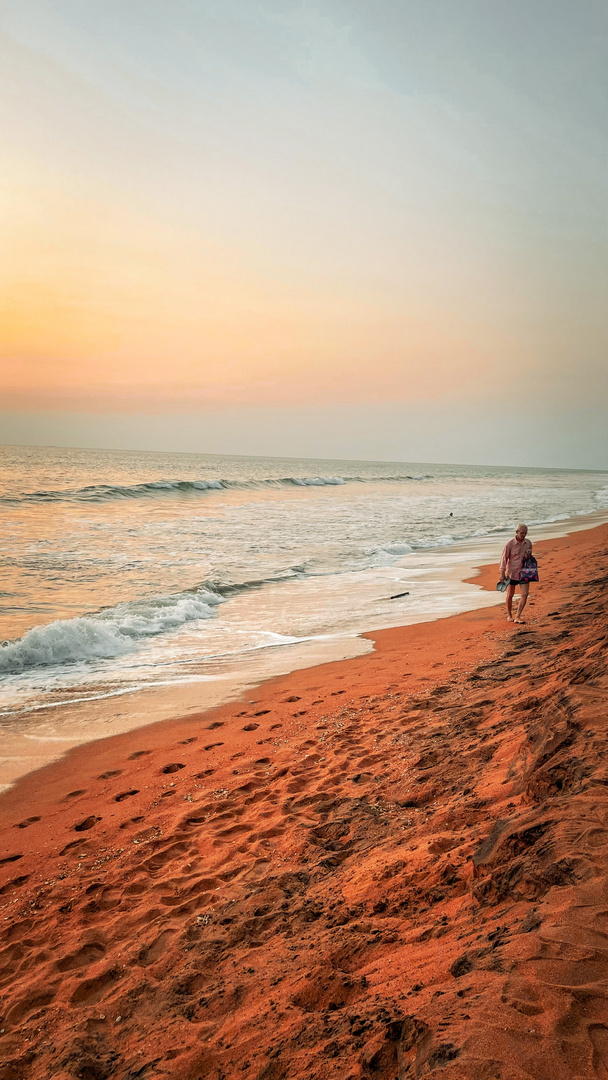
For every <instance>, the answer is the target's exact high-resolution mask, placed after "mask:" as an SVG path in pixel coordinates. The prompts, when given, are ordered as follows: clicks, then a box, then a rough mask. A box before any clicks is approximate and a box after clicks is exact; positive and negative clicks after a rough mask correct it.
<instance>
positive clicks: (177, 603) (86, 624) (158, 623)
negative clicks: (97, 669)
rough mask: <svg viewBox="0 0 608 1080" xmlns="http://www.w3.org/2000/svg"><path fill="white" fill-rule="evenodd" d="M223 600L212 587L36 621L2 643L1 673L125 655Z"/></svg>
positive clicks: (208, 612)
mask: <svg viewBox="0 0 608 1080" xmlns="http://www.w3.org/2000/svg"><path fill="white" fill-rule="evenodd" d="M223 599H224V598H223V597H222V596H221V595H219V594H218V593H216V592H214V591H212V590H211V589H200V590H198V591H196V592H192V593H174V594H173V595H171V596H160V597H153V598H151V599H149V600H134V601H126V602H124V603H122V604H117V605H116V607H113V608H106V609H105V610H104V611H100V612H97V613H96V614H94V615H82V616H79V617H77V618H74V619H57V621H56V622H52V623H47V624H46V625H45V626H35V627H34V628H33V629H32V630H28V631H27V633H26V634H24V635H23V637H21V638H18V639H17V640H16V641H11V642H8V643H7V644H6V645H3V646H2V647H0V673H2V674H6V675H9V674H17V673H18V672H20V671H26V670H28V669H31V668H37V667H49V666H51V665H56V664H73V663H77V662H78V661H83V660H109V659H112V658H113V657H117V656H124V655H125V654H126V653H130V652H133V651H134V650H135V649H136V648H137V642H138V641H139V640H140V639H141V638H149V637H154V636H155V635H156V634H163V633H167V632H168V631H171V630H177V629H179V627H180V626H183V625H184V623H187V622H193V621H194V620H195V619H209V618H211V616H212V615H213V613H214V609H215V607H216V606H217V605H218V604H221V603H222V602H223Z"/></svg>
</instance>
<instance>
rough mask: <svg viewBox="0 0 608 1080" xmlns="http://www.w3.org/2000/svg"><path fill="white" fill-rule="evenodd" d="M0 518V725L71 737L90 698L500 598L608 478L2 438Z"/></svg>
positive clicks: (223, 675) (267, 666) (240, 667)
mask: <svg viewBox="0 0 608 1080" xmlns="http://www.w3.org/2000/svg"><path fill="white" fill-rule="evenodd" d="M0 509H1V525H0V532H1V540H2V543H1V555H0V604H1V606H2V617H1V625H0V642H2V644H0V730H4V732H12V733H15V732H16V731H18V732H19V733H20V734H21V735H22V736H24V737H25V736H28V737H29V738H30V739H34V740H35V739H37V738H38V739H42V740H46V741H52V740H53V739H55V740H57V741H61V740H62V739H65V740H66V741H68V742H74V741H78V739H79V738H80V737H83V738H84V737H86V729H87V723H88V720H89V719H90V717H91V715H92V714H91V710H90V706H91V703H93V702H99V701H107V700H108V699H111V698H113V697H114V698H115V697H121V698H124V697H125V696H128V695H131V694H137V693H141V692H142V691H143V690H144V689H145V690H147V691H150V690H154V689H157V690H158V689H159V688H161V687H174V686H176V685H182V686H185V685H192V684H197V685H198V686H199V687H202V686H203V685H204V684H205V683H209V682H220V683H222V682H223V683H228V682H230V680H231V679H232V680H233V681H234V677H235V676H238V673H239V672H241V673H242V672H243V671H245V670H247V671H249V672H250V673H251V672H255V674H256V675H258V676H259V675H260V674H262V675H266V674H272V673H275V672H276V673H278V672H279V671H283V670H288V669H289V668H290V666H302V665H303V663H306V662H316V661H318V660H319V659H323V658H325V657H327V658H332V657H333V656H335V655H338V654H339V655H354V654H356V652H357V651H361V649H362V648H367V647H370V646H368V645H367V644H366V645H364V646H361V643H360V641H359V643H358V644H357V634H358V633H360V632H361V631H363V630H371V629H375V628H379V627H385V626H391V625H399V624H402V623H405V622H412V621H417V620H421V619H428V618H433V617H437V616H440V615H447V614H451V613H453V612H456V611H461V610H464V609H466V608H471V607H474V606H476V605H479V604H483V603H491V602H495V597H493V596H491V595H489V594H487V593H482V592H481V591H480V590H479V589H478V588H477V587H476V586H475V585H465V584H463V582H462V578H463V577H464V576H466V574H467V573H468V572H470V568H471V566H473V565H475V563H477V564H479V562H483V561H488V560H493V559H495V560H496V562H498V559H499V557H500V551H501V548H502V545H503V543H504V541H505V539H506V538H507V537H508V536H509V535H510V534H512V532H513V529H514V527H515V525H517V523H518V522H519V521H525V522H527V523H528V524H529V526H530V533H531V536H532V539H534V538H535V537H540V536H541V535H544V533H546V529H547V526H548V525H549V523H555V522H563V523H564V525H563V527H562V531H567V525H568V523H570V522H571V521H572V519H579V520H580V522H581V523H582V522H583V519H586V518H587V516H590V518H589V523H594V521H595V520H599V519H600V518H601V517H602V515H603V516H604V517H605V516H606V515H607V513H608V473H600V472H581V471H566V470H546V469H543V470H540V469H516V468H499V467H492V468H481V467H471V466H453V465H436V464H424V463H403V462H391V463H386V462H364V461H324V460H318V459H315V460H302V459H297V460H296V459H284V460H282V459H278V458H245V457H224V456H222V457H217V456H210V455H194V454H166V453H163V454H161V453H132V452H124V451H120V452H119V451H109V450H103V451H101V450H100V451H93V450H76V449H74V450H72V449H59V448H39V447H19V448H18V447H2V448H0ZM543 530H544V532H543ZM541 573H542V570H541ZM404 592H405V593H407V596H405V597H400V598H399V599H397V600H393V599H391V597H393V596H394V595H395V594H398V593H404ZM337 643H338V645H337ZM336 649H337V651H336ZM260 656H263V662H262V661H260V659H259V657H260ZM311 657H312V658H313V659H312V660H311ZM252 665H253V666H252ZM237 681H238V679H237ZM250 681H251V679H250ZM221 696H222V695H221V693H220V694H219V698H221ZM216 697H217V695H216ZM219 698H218V699H219ZM127 714H128V706H127V708H125V707H123V708H122V710H121V711H120V712H119V713H115V714H114V715H117V716H123V717H125V716H126V715H127ZM96 715H98V713H97V714H96ZM51 716H52V720H51V719H50V717H51ZM75 716H77V721H75V719H74V718H75ZM142 717H143V718H142V719H141V721H140V722H143V719H144V718H145V710H144V712H143V713H142ZM75 722H76V724H77V726H78V725H79V726H80V728H81V729H82V730H81V736H79V735H78V734H75V731H74V729H73V725H74V723H75ZM125 723H126V721H123V726H124V724H125ZM70 725H72V727H70ZM118 726H119V727H120V723H119V724H118ZM92 730H93V728H91V731H92ZM94 730H95V735H96V736H97V735H98V734H99V732H98V729H97V728H95V729H94ZM112 730H114V729H112ZM65 731H68V732H69V734H67V735H66V734H62V733H65ZM36 732H38V733H39V734H38V735H37V734H36ZM40 732H42V734H40ZM0 756H1V746H0ZM9 771H10V770H9ZM17 771H19V770H17ZM0 773H1V770H0ZM1 780H2V775H0V781H1Z"/></svg>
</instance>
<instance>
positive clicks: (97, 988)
mask: <svg viewBox="0 0 608 1080" xmlns="http://www.w3.org/2000/svg"><path fill="white" fill-rule="evenodd" d="M119 978H120V972H118V971H115V970H112V971H106V972H105V974H104V975H100V976H99V978H97V979H87V980H86V981H85V982H82V983H81V984H80V986H78V987H77V989H76V990H75V991H74V993H73V994H72V997H71V998H70V1004H72V1005H93V1004H94V1003H95V1002H96V1001H99V999H100V998H101V997H103V995H104V994H105V992H106V990H107V989H108V988H109V987H110V986H111V985H112V983H114V982H116V981H117V979H119Z"/></svg>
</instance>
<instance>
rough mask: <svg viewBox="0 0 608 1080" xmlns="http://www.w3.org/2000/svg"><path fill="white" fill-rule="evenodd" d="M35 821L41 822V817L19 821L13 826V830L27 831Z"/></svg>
mask: <svg viewBox="0 0 608 1080" xmlns="http://www.w3.org/2000/svg"><path fill="white" fill-rule="evenodd" d="M35 821H40V818H39V817H28V818H25V821H18V822H17V823H16V824H15V825H13V829H27V827H28V825H33V824H34V822H35Z"/></svg>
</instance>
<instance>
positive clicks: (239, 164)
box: [0, 0, 608, 469]
mask: <svg viewBox="0 0 608 1080" xmlns="http://www.w3.org/2000/svg"><path fill="white" fill-rule="evenodd" d="M607 61H608V7H607V6H606V4H605V0H579V2H577V3H576V4H573V3H572V2H571V0H509V3H507V4H505V3H504V0H373V2H372V0H344V2H343V0H319V2H317V3H309V2H307V0H221V2H219V0H218V2H214V0H172V2H171V3H167V2H166V0H0V63H1V66H2V71H3V77H2V81H1V86H0V99H1V102H0V108H1V125H2V132H3V138H2V150H1V154H2V161H1V168H0V173H1V180H0V250H1V254H0V297H1V298H0V395H1V401H0V442H5V443H25V444H28V443H34V444H42V445H45V444H54V445H72V446H73V445H86V446H108V447H124V448H126V449H154V450H180V451H184V450H186V451H193V452H201V453H205V452H208V453H235V454H248V453H251V454H271V455H281V456H283V455H293V456H297V455H301V456H318V457H328V456H329V457H352V458H360V459H362V458H372V459H386V460H407V461H446V462H449V461H454V462H472V463H479V464H516V465H526V464H529V465H541V466H543V465H545V466H564V467H581V468H583V467H586V468H598V469H601V468H606V467H608V435H607V430H608V425H607V423H606V414H607V406H608V350H607V345H608V221H607V218H608V135H607V132H608V63H607Z"/></svg>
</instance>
